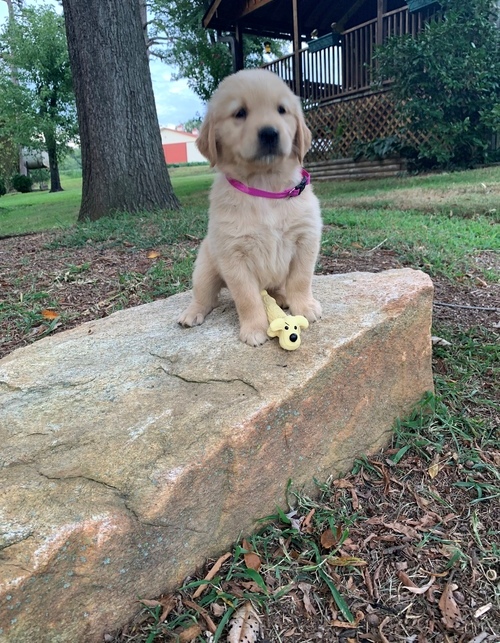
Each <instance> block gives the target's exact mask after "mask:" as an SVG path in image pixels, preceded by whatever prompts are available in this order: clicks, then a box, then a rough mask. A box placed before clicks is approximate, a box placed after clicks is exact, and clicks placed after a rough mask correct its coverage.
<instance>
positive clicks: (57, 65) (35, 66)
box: [0, 7, 77, 160]
mask: <svg viewBox="0 0 500 643" xmlns="http://www.w3.org/2000/svg"><path fill="white" fill-rule="evenodd" d="M0 119H1V121H2V133H5V136H6V137H7V138H8V139H9V140H10V141H12V142H14V143H15V144H18V145H22V146H26V147H28V148H30V149H35V150H36V149H45V150H47V151H48V152H49V157H51V156H52V158H54V159H56V160H57V159H59V158H61V157H62V156H63V155H64V153H65V150H66V145H67V143H68V142H69V141H70V140H72V139H74V138H75V137H76V135H77V122H76V109H75V103H74V95H73V87H72V79H71V70H70V66H69V57H68V51H67V45H66V32H65V28H64V20H63V18H62V16H59V15H58V14H57V13H56V12H55V11H54V10H53V9H51V8H47V7H29V8H26V9H23V10H21V11H19V12H17V13H16V18H15V21H10V23H8V24H7V25H6V26H4V28H3V29H2V30H1V31H0Z"/></svg>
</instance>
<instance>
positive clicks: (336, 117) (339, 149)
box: [304, 91, 426, 162]
mask: <svg viewBox="0 0 500 643" xmlns="http://www.w3.org/2000/svg"><path fill="white" fill-rule="evenodd" d="M304 114H305V118H306V122H307V125H308V127H309V129H310V130H311V132H312V135H313V141H312V146H311V149H310V151H309V153H308V155H307V157H306V159H307V161H309V162H315V161H327V160H330V159H337V158H347V157H350V156H352V155H353V154H354V153H355V144H356V143H358V142H360V143H369V142H371V141H373V140H375V139H381V138H387V137H389V136H399V137H400V139H401V140H403V141H404V142H405V143H407V144H410V145H412V146H418V145H420V144H421V143H422V142H423V141H424V140H425V138H426V136H425V134H422V136H420V137H418V138H417V137H416V136H415V135H413V134H411V133H410V132H408V131H407V129H406V128H405V123H404V122H402V121H401V118H400V117H399V116H398V114H397V112H396V107H395V104H394V101H393V99H392V96H391V93H390V92H388V91H386V92H379V93H370V94H367V95H364V96H356V97H351V98H347V97H346V98H344V99H343V100H341V101H339V102H331V103H327V104H319V105H316V106H306V107H305V110H304Z"/></svg>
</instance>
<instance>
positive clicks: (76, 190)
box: [0, 165, 213, 236]
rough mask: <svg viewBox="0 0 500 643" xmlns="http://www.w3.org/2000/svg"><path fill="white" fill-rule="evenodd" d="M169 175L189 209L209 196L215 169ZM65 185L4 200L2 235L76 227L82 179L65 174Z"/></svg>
mask: <svg viewBox="0 0 500 643" xmlns="http://www.w3.org/2000/svg"><path fill="white" fill-rule="evenodd" d="M169 172H170V176H171V179H172V184H173V187H174V190H175V193H176V194H177V196H178V197H179V198H180V199H181V201H182V202H183V204H185V205H186V206H188V207H189V205H190V204H192V203H193V201H194V202H197V201H198V200H200V199H203V197H206V194H207V193H208V190H209V189H210V185H211V183H212V180H213V170H211V169H210V168H209V167H208V166H205V165H200V166H194V167H178V168H171V169H170V171H169ZM61 183H62V186H63V188H64V191H63V192H56V193H54V194H52V193H50V192H48V191H43V192H40V191H34V192H30V193H28V194H19V193H11V194H6V195H5V196H4V197H1V198H0V236H4V235H15V234H23V233H26V232H39V231H42V230H54V229H56V230H57V229H66V228H69V227H71V226H74V225H75V223H76V220H77V217H78V211H79V208H80V200H81V192H82V180H81V177H71V176H69V177H68V176H64V175H63V176H62V177H61ZM205 204H206V200H205Z"/></svg>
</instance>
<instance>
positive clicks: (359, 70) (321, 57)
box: [264, 7, 433, 102]
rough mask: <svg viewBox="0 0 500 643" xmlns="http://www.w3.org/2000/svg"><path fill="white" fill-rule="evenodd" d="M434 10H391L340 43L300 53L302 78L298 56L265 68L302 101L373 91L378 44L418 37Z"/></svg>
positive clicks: (348, 32)
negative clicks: (410, 36)
mask: <svg viewBox="0 0 500 643" xmlns="http://www.w3.org/2000/svg"><path fill="white" fill-rule="evenodd" d="M432 15H433V14H432V10H431V9H427V11H418V12H415V13H410V12H409V11H408V7H402V8H401V9H396V10H395V11H389V12H387V13H385V14H383V16H382V20H381V21H380V22H379V21H378V20H377V19H376V18H375V19H374V20H369V21H368V22H364V23H363V24H361V25H356V27H353V28H351V29H347V30H346V31H344V32H343V33H342V36H341V41H340V44H338V45H335V46H331V47H327V48H325V49H320V50H319V51H311V50H309V49H308V48H307V47H306V48H304V49H301V50H300V51H299V52H298V57H299V60H298V63H299V64H298V68H299V69H300V77H299V78H296V77H295V72H294V70H295V68H296V64H295V54H293V53H292V54H289V55H288V56H283V58H279V59H278V60H274V61H273V62H270V63H267V64H266V65H264V68H266V69H269V70H270V71H273V72H275V73H276V74H278V76H280V77H281V78H282V79H283V80H284V81H285V82H286V83H287V84H288V85H289V86H290V87H291V88H292V89H293V91H294V92H295V93H296V94H297V95H299V96H300V97H301V98H303V99H305V100H308V101H312V102H317V101H324V100H329V99H332V98H336V97H337V96H338V97H340V96H345V95H350V94H358V93H362V92H364V91H368V90H370V89H373V82H374V74H373V68H374V62H375V61H374V59H373V54H374V51H375V47H376V45H377V44H382V43H383V42H385V41H386V40H387V38H389V37H390V36H402V35H405V34H412V35H414V36H415V35H416V34H418V33H419V32H420V31H422V29H423V27H424V25H425V22H426V21H427V20H428V19H429V18H430V17H431V16H432Z"/></svg>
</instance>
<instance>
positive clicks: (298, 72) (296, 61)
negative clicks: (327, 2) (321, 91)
mask: <svg viewBox="0 0 500 643" xmlns="http://www.w3.org/2000/svg"><path fill="white" fill-rule="evenodd" d="M292 12H293V81H294V91H295V93H296V94H297V96H300V95H301V91H300V90H301V87H302V65H301V60H300V53H299V51H300V31H299V8H298V0H292Z"/></svg>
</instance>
